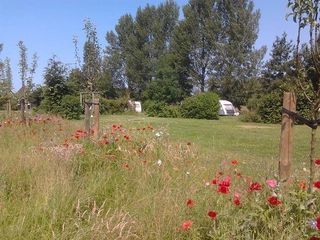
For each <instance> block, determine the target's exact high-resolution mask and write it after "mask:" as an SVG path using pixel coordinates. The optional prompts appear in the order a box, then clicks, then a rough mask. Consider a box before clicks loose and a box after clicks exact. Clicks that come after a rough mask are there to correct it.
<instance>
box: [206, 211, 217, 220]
mask: <svg viewBox="0 0 320 240" xmlns="http://www.w3.org/2000/svg"><path fill="white" fill-rule="evenodd" d="M208 216H209V217H210V218H211V219H212V220H213V219H215V218H216V217H217V213H216V212H215V211H209V212H208Z"/></svg>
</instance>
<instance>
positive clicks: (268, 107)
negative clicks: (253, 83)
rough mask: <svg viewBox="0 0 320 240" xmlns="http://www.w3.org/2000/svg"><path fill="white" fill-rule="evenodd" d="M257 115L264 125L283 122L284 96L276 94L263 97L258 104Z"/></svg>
mask: <svg viewBox="0 0 320 240" xmlns="http://www.w3.org/2000/svg"><path fill="white" fill-rule="evenodd" d="M257 107H258V109H257V114H258V115H259V116H260V118H261V121H262V122H264V123H279V122H281V109H282V96H281V94H279V93H277V92H274V93H269V94H266V95H263V96H262V97H261V99H259V100H258V102H257Z"/></svg>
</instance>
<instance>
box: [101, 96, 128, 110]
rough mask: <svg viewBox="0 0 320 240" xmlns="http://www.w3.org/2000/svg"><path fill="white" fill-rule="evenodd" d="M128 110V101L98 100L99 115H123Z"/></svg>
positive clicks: (124, 99) (123, 99)
mask: <svg viewBox="0 0 320 240" xmlns="http://www.w3.org/2000/svg"><path fill="white" fill-rule="evenodd" d="M127 109H128V99H126V98H118V99H106V98H100V113H101V114H106V113H108V114H115V113H123V112H125V111H126V110H127Z"/></svg>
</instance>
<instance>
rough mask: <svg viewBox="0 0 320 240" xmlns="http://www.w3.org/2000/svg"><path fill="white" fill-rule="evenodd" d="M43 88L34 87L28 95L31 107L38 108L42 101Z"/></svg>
mask: <svg viewBox="0 0 320 240" xmlns="http://www.w3.org/2000/svg"><path fill="white" fill-rule="evenodd" d="M44 91H45V88H44V87H43V86H36V87H35V88H34V89H33V90H32V92H31V93H30V95H29V101H30V103H31V106H32V107H39V106H40V104H41V102H42V101H43V99H44Z"/></svg>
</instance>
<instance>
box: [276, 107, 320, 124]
mask: <svg viewBox="0 0 320 240" xmlns="http://www.w3.org/2000/svg"><path fill="white" fill-rule="evenodd" d="M282 113H286V114H288V115H289V116H291V117H293V118H294V119H297V120H299V121H300V122H302V123H303V124H305V125H307V126H308V127H310V128H312V129H316V128H317V127H318V125H319V124H320V119H318V120H309V119H306V118H304V117H302V116H300V115H299V114H298V113H296V112H292V111H290V110H288V109H286V108H284V107H283V108H282Z"/></svg>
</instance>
